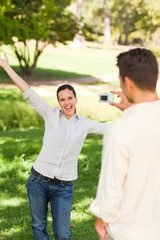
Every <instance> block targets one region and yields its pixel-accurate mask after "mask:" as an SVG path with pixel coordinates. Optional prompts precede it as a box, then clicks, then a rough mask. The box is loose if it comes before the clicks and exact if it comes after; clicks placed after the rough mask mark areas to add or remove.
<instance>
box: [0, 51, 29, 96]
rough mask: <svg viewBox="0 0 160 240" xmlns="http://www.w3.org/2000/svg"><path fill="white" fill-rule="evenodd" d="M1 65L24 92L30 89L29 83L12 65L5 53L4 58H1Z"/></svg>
mask: <svg viewBox="0 0 160 240" xmlns="http://www.w3.org/2000/svg"><path fill="white" fill-rule="evenodd" d="M0 66H1V67H2V68H3V69H4V70H5V71H6V73H7V74H8V76H9V77H10V78H11V80H12V81H13V82H14V83H15V85H16V86H17V87H18V88H19V89H20V90H21V91H22V92H26V91H27V90H28V89H29V85H28V84H27V83H26V82H25V81H24V80H23V79H22V78H21V77H20V76H19V75H18V74H17V73H16V72H15V71H14V70H13V69H12V68H11V67H10V65H9V61H8V57H7V55H6V54H4V58H0Z"/></svg>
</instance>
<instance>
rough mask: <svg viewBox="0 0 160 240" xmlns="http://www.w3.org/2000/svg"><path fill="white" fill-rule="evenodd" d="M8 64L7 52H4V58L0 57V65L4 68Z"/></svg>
mask: <svg viewBox="0 0 160 240" xmlns="http://www.w3.org/2000/svg"><path fill="white" fill-rule="evenodd" d="M8 65H9V61H8V57H7V54H6V53H5V54H4V58H0V66H1V67H3V68H5V67H7V66H8Z"/></svg>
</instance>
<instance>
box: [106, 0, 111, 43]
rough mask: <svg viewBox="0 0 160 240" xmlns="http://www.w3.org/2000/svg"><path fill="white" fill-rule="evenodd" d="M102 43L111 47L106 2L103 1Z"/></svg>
mask: <svg viewBox="0 0 160 240" xmlns="http://www.w3.org/2000/svg"><path fill="white" fill-rule="evenodd" d="M104 42H105V44H107V45H112V37H111V28H110V18H109V10H108V0H104Z"/></svg>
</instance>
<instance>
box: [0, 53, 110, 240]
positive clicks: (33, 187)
mask: <svg viewBox="0 0 160 240" xmlns="http://www.w3.org/2000/svg"><path fill="white" fill-rule="evenodd" d="M0 66H1V67H3V69H4V70H5V71H6V73H7V74H8V75H9V76H10V78H11V79H12V81H13V82H14V83H15V84H16V85H17V87H18V88H19V89H20V90H21V91H22V92H23V95H24V98H25V99H27V100H28V101H29V103H30V105H31V107H32V108H33V109H35V110H36V111H37V112H38V113H39V114H40V115H41V116H42V118H43V119H44V121H45V133H44V137H43V145H42V148H41V151H40V154H39V156H38V157H37V159H36V161H35V163H34V164H33V167H32V169H31V174H30V176H29V178H28V182H27V193H28V197H29V203H30V211H31V216H32V228H33V235H34V239H36V240H49V235H48V233H47V230H46V227H47V212H48V203H49V202H50V204H51V213H52V218H53V231H54V236H55V239H56V240H69V239H71V232H70V213H71V204H72V193H73V183H72V181H73V180H75V179H77V162H78V156H79V153H80V151H81V149H82V145H83V143H84V140H85V138H86V136H87V134H88V133H98V134H103V133H104V131H105V129H106V128H107V127H108V125H107V124H105V123H100V122H97V121H94V120H90V119H87V118H86V117H85V116H81V117H80V118H79V117H78V116H77V114H76V103H77V97H76V92H75V90H74V88H73V87H72V86H70V85H67V84H65V85H62V86H60V87H59V88H58V90H57V99H58V103H59V105H60V108H61V110H60V109H59V107H54V108H52V107H51V106H49V105H48V104H46V103H45V102H44V101H43V99H42V98H41V97H39V96H38V95H37V94H36V93H35V92H34V90H33V89H32V88H31V87H29V85H28V84H27V83H26V82H25V81H24V80H23V79H22V78H21V77H20V76H18V75H17V74H16V73H15V72H14V70H13V69H12V68H11V67H10V66H9V62H8V57H7V55H6V54H5V58H4V59H0Z"/></svg>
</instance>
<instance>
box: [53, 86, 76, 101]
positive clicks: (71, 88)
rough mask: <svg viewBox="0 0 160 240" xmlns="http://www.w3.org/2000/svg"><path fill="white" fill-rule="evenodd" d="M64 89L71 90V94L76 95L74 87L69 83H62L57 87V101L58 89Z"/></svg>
mask: <svg viewBox="0 0 160 240" xmlns="http://www.w3.org/2000/svg"><path fill="white" fill-rule="evenodd" d="M65 89H69V90H71V91H72V92H73V95H74V96H75V97H76V91H75V90H74V88H73V87H72V86H71V85H69V84H63V85H61V86H60V87H59V88H58V89H57V100H58V101H59V98H58V93H59V92H60V91H63V90H65Z"/></svg>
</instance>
